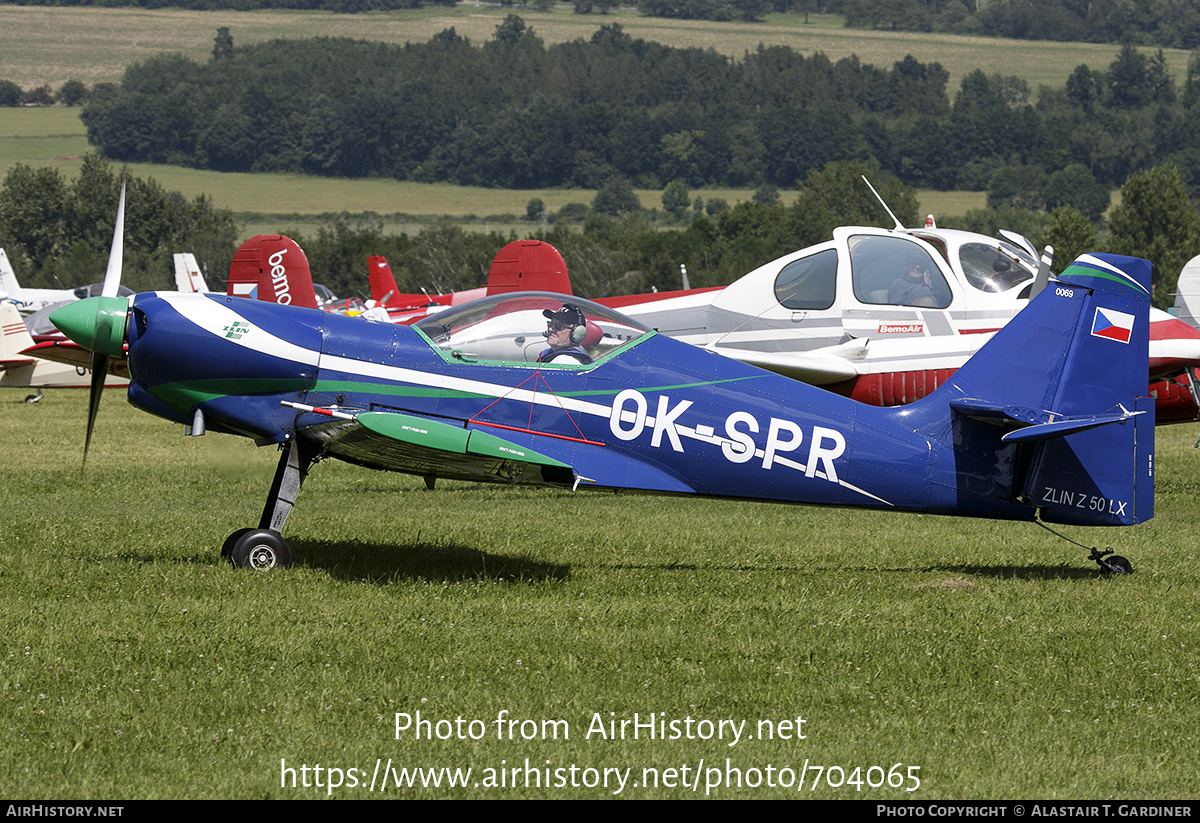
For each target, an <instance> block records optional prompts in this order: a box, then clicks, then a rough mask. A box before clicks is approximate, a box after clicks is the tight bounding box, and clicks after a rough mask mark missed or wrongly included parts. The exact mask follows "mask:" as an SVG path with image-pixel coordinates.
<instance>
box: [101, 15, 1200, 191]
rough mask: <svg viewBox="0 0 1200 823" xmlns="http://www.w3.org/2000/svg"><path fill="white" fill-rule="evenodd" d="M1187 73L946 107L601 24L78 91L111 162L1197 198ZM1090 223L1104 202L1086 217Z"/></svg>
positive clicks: (142, 72) (806, 64)
mask: <svg viewBox="0 0 1200 823" xmlns="http://www.w3.org/2000/svg"><path fill="white" fill-rule="evenodd" d="M1198 109H1200V73H1198V71H1196V70H1193V71H1192V72H1189V74H1188V76H1187V78H1186V79H1185V82H1184V84H1183V88H1182V89H1179V88H1177V87H1176V84H1175V83H1174V81H1173V80H1172V78H1171V76H1170V74H1169V73H1168V71H1167V68H1166V64H1165V61H1164V60H1163V59H1162V56H1161V54H1159V55H1157V56H1150V57H1148V56H1146V55H1145V54H1143V53H1142V52H1140V51H1137V50H1136V49H1134V48H1132V47H1124V48H1122V49H1121V50H1120V51H1119V52H1117V53H1116V54H1115V56H1114V59H1113V62H1112V63H1111V65H1110V66H1109V67H1108V69H1107V70H1106V71H1098V70H1092V69H1089V68H1088V67H1086V66H1080V67H1079V68H1077V69H1076V71H1075V72H1074V73H1073V74H1072V75H1071V77H1070V79H1069V81H1068V83H1067V85H1066V87H1065V88H1064V89H1042V90H1041V91H1040V94H1039V96H1038V101H1037V103H1036V104H1033V103H1030V102H1029V89H1028V88H1027V87H1026V86H1025V84H1024V83H1023V82H1022V81H1020V80H1017V79H1016V78H1011V77H1001V76H998V75H991V76H989V75H986V74H984V73H983V72H982V71H975V72H973V73H972V74H970V75H968V76H967V77H966V78H965V79H964V80H963V82H962V84H961V87H960V88H959V89H958V90H956V92H955V93H954V96H953V102H951V98H950V95H949V91H948V89H947V73H946V71H945V70H944V69H943V68H942V67H941V66H940V65H938V64H937V63H931V64H923V63H920V62H918V61H916V60H914V59H913V58H911V57H909V58H906V59H905V60H903V61H900V62H897V63H896V64H895V65H893V66H892V67H890V68H879V67H875V66H870V65H866V64H863V63H861V62H859V61H858V60H857V59H855V58H847V59H843V60H839V61H837V62H833V61H831V60H829V59H828V58H826V57H825V56H824V55H822V54H820V53H818V54H815V55H813V56H812V57H805V56H803V55H801V54H799V53H797V52H795V51H793V50H792V49H790V48H787V47H760V48H759V49H758V50H756V51H754V52H750V53H747V54H745V55H744V57H743V58H742V59H740V60H731V59H729V58H726V57H724V56H722V55H720V54H717V53H716V52H713V51H710V50H700V49H677V48H672V47H669V46H664V45H661V44H658V43H652V42H647V41H644V40H640V39H633V38H631V37H630V36H629V35H628V34H626V33H625V32H623V31H622V29H621V27H620V26H619V25H606V26H601V27H600V28H599V29H598V30H597V31H596V32H595V33H594V34H593V35H592V37H591V38H590V40H587V41H583V40H580V41H574V42H570V43H564V44H561V45H554V46H545V45H544V44H543V42H542V41H541V40H540V39H539V38H538V37H537V36H536V34H535V33H534V31H533V29H531V28H530V27H528V26H527V25H526V24H525V22H524V21H523V20H522V19H521V18H520V17H518V16H516V15H509V16H508V18H506V19H505V21H504V22H503V23H502V24H500V25H499V26H497V27H496V33H495V35H494V37H493V38H492V39H490V40H489V41H488V42H486V43H484V44H483V46H482V47H481V48H477V47H475V46H473V45H472V44H471V43H469V42H468V41H467V40H466V38H463V37H460V36H458V35H457V34H456V33H455V32H454V30H453V29H448V30H446V31H443V32H442V33H441V34H438V35H436V36H435V37H433V38H432V39H431V40H430V41H429V42H426V43H419V44H407V45H404V46H393V45H388V44H383V43H369V42H365V41H353V40H346V39H328V38H322V39H313V40H298V41H283V40H280V41H274V42H270V43H263V44H258V45H252V46H248V47H244V48H235V47H234V45H233V44H232V42H231V41H228V42H225V43H222V42H221V41H220V39H218V44H217V48H215V49H214V54H213V56H212V58H211V59H209V60H208V61H206V62H203V63H201V62H196V61H193V60H190V59H187V58H185V57H182V56H179V55H174V56H161V57H155V58H151V59H149V60H147V61H145V62H142V63H137V64H134V65H133V66H131V67H130V68H129V69H128V70H127V72H126V74H125V77H124V79H123V80H122V82H121V83H120V85H119V86H118V87H116V88H109V89H106V90H104V91H103V93H100V92H94V93H93V94H92V96H91V99H90V102H89V103H88V104H87V106H86V108H85V109H84V112H83V120H84V122H85V124H86V126H87V130H88V138H89V140H90V141H91V143H92V144H93V145H95V146H96V147H97V148H98V149H99V150H100V151H101V152H102V153H103V154H105V155H106V156H107V157H110V158H112V159H115V160H123V161H131V162H159V163H173V164H178V165H187V166H193V167H196V168H203V169H214V170H221V171H293V172H306V173H310V174H320V175H331V176H346V177H362V176H377V177H392V178H396V179H401V180H414V181H421V182H439V181H445V182H450V183H455V184H458V185H475V186H494V187H503V188H543V187H554V186H569V187H583V188H597V187H599V186H600V185H602V184H603V183H604V182H605V181H607V180H608V179H610V178H612V177H613V176H620V177H624V178H627V179H629V180H630V181H632V182H633V183H634V185H635V186H637V187H641V188H661V187H663V186H665V185H666V184H668V183H669V182H671V181H674V180H682V181H683V182H684V183H686V184H687V185H688V186H691V187H700V186H703V185H723V186H736V187H755V186H759V185H763V184H771V185H776V186H779V187H785V188H791V187H793V186H795V185H796V183H797V182H798V181H800V180H802V179H804V177H805V176H806V175H807V174H808V173H809V172H810V171H812V170H814V169H820V168H823V167H824V166H825V164H827V163H829V162H832V161H847V160H863V161H867V162H873V163H877V164H878V165H879V167H880V168H881V169H882V170H883V171H884V172H885V173H888V174H891V175H894V176H896V177H898V178H899V179H900V180H902V181H903V182H904V183H906V184H908V185H911V186H917V187H922V188H935V189H943V190H951V189H965V190H974V191H982V190H987V191H992V190H993V189H996V190H997V191H998V192H999V193H998V195H997V197H998V198H999V199H998V200H997V204H1004V203H1009V204H1012V205H1029V204H1030V203H1031V202H1032V203H1034V204H1035V205H1040V206H1049V207H1053V206H1054V205H1056V204H1058V203H1060V202H1070V203H1071V204H1072V205H1075V206H1076V207H1078V208H1080V210H1081V211H1084V212H1085V213H1093V214H1094V213H1098V212H1095V207H1094V206H1088V204H1087V202H1085V201H1088V200H1090V201H1091V202H1092V203H1094V204H1101V203H1102V202H1104V198H1103V197H1102V195H1098V194H1097V192H1101V191H1103V190H1107V189H1112V188H1115V187H1117V186H1120V185H1121V184H1122V183H1124V181H1125V180H1126V179H1127V178H1128V177H1129V175H1130V174H1132V173H1134V172H1136V171H1139V170H1145V169H1148V168H1150V167H1152V166H1155V165H1159V164H1162V163H1164V162H1172V163H1174V164H1175V165H1177V166H1178V167H1179V168H1180V169H1181V170H1182V171H1183V173H1184V175H1185V178H1186V179H1187V180H1188V182H1189V185H1191V186H1193V187H1196V186H1197V184H1198V183H1200V132H1197V130H1196V129H1195V128H1193V127H1192V125H1191V124H1192V123H1194V122H1195V121H1196V117H1197V113H1198ZM1101 210H1102V207H1101Z"/></svg>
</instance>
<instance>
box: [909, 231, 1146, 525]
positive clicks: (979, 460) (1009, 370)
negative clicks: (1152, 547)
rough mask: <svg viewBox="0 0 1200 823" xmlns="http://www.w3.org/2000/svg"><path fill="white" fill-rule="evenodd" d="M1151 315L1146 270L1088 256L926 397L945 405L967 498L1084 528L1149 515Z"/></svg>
mask: <svg viewBox="0 0 1200 823" xmlns="http://www.w3.org/2000/svg"><path fill="white" fill-rule="evenodd" d="M1149 308H1150V263H1149V262H1148V261H1146V260H1141V259H1138V258H1133V257H1121V256H1118V255H1108V254H1090V255H1083V256H1081V257H1080V258H1079V259H1078V260H1076V261H1075V263H1073V264H1072V265H1071V266H1070V267H1069V268H1068V269H1067V270H1066V271H1065V272H1063V274H1062V275H1061V276H1060V277H1059V279H1058V280H1057V281H1055V282H1052V283H1050V285H1049V286H1047V288H1046V289H1045V290H1044V291H1043V292H1042V294H1040V295H1038V297H1037V298H1036V299H1034V300H1033V301H1031V302H1030V304H1029V306H1028V307H1027V308H1025V309H1024V310H1022V311H1021V313H1020V314H1018V315H1017V317H1016V318H1014V319H1013V320H1012V321H1011V322H1010V323H1009V324H1008V325H1007V326H1006V327H1005V328H1004V329H1002V330H1001V331H1000V332H997V334H996V336H995V337H994V338H993V339H992V341H991V342H990V343H989V344H988V345H987V346H985V347H984V348H983V349H982V350H981V351H980V352H979V353H978V354H976V355H975V356H974V357H972V358H971V359H970V360H969V361H968V362H967V364H966V365H965V366H963V368H961V369H959V371H958V372H956V373H955V375H954V376H953V378H952V379H951V380H950V381H949V382H948V383H946V384H945V385H944V386H943V387H942V388H940V389H939V390H938V392H936V393H935V394H933V395H931V396H930V398H928V400H932V399H933V398H940V402H941V403H943V404H944V403H945V402H946V400H947V399H949V406H950V408H951V410H952V413H951V426H952V433H951V436H950V437H949V438H946V439H945V441H944V442H945V448H946V449H948V450H949V452H950V453H952V457H950V460H952V461H953V471H954V479H953V480H952V481H951V480H948V481H947V482H952V483H954V484H955V485H956V487H957V489H958V493H959V498H960V499H962V498H963V497H964V496H968V497H976V498H985V497H987V498H992V499H994V498H996V497H1004V498H1007V499H1009V500H1011V501H1016V502H1022V503H1026V504H1028V505H1031V506H1034V507H1036V508H1037V509H1038V510H1039V511H1040V513H1041V516H1042V518H1043V519H1044V520H1047V521H1050V522H1058V523H1075V524H1080V525H1092V526H1101V525H1130V524H1133V523H1139V522H1142V521H1144V520H1148V519H1149V518H1150V517H1152V516H1153V514H1154V405H1153V401H1152V400H1151V399H1150V398H1147V397H1145V395H1146V362H1147V359H1148V356H1149V354H1148V352H1149V326H1150V322H1149ZM925 402H927V401H925ZM927 408H932V407H927ZM947 456H948V457H949V455H947ZM943 468H949V466H943Z"/></svg>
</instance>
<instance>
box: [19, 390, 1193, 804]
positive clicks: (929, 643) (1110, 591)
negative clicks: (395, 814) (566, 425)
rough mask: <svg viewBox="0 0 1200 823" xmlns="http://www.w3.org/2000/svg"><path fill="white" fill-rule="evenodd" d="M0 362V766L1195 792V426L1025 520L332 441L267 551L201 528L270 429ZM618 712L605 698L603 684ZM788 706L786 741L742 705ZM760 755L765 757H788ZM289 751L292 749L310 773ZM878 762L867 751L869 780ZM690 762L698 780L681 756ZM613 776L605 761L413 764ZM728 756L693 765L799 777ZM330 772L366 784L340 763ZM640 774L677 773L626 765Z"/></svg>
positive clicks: (234, 792) (243, 518) (216, 791)
mask: <svg viewBox="0 0 1200 823" xmlns="http://www.w3.org/2000/svg"><path fill="white" fill-rule="evenodd" d="M25 393H26V392H25V390H20V389H5V390H0V439H2V440H3V442H4V443H5V444H6V445H7V446H8V449H7V453H8V456H9V458H8V465H7V466H6V469H5V475H4V479H3V481H0V507H2V510H3V512H4V530H5V535H4V539H3V540H0V632H2V633H3V636H4V638H5V642H4V646H3V655H4V658H5V661H4V671H3V674H2V675H0V728H3V730H4V732H5V733H4V734H3V735H2V736H0V758H2V759H3V762H4V763H6V764H7V766H6V771H5V780H4V786H5V789H6V792H7V794H9V795H10V796H14V797H55V798H59V799H64V800H66V799H72V798H88V797H90V798H96V797H103V798H110V799H114V800H119V799H126V798H137V797H171V798H183V797H202V798H203V797H212V798H217V797H227V798H235V797H236V798H242V797H254V798H259V797H263V798H265V797H275V798H299V797H323V796H325V790H324V789H315V788H310V789H307V790H304V789H296V790H293V789H291V788H288V789H281V788H280V761H281V759H286V761H287V765H289V766H292V767H297V768H298V767H299V766H301V765H308V766H310V767H311V766H314V765H315V764H317V763H320V764H322V766H324V767H326V768H328V767H331V766H332V767H339V768H343V769H346V768H350V767H355V768H359V769H365V770H366V774H365V775H363V777H362V780H363V782H364V783H365V782H367V780H368V779H369V777H370V772H371V771H372V770H373V768H374V766H375V763H376V758H382V759H383V760H384V761H385V762H386V760H387V759H388V758H391V759H392V762H393V765H394V766H396V767H399V766H410V767H411V766H421V767H438V766H450V767H461V768H466V767H471V768H473V769H474V770H475V771H474V773H473V775H474V776H473V781H476V780H480V779H481V774H480V773H481V771H482V770H483V769H485V768H488V767H492V768H495V767H499V766H501V762H502V761H505V762H506V763H507V765H508V766H512V765H518V766H523V764H524V761H525V758H528V759H529V761H530V763H531V764H532V765H533V766H534V767H542V768H544V764H545V761H547V760H549V761H551V767H552V768H559V767H562V768H566V767H570V766H571V765H576V766H578V767H580V768H583V767H592V768H604V767H617V768H625V767H633V768H634V769H635V779H639V780H640V778H641V769H642V768H644V767H657V768H660V769H665V768H669V767H674V768H681V767H683V766H684V765H687V766H689V767H691V768H692V769H695V768H697V767H698V766H699V765H700V762H701V760H702V759H703V761H704V764H705V767H706V768H707V767H711V766H717V767H721V768H724V766H725V762H726V758H729V761H730V765H731V766H732V767H734V768H740V769H743V770H747V769H751V768H756V769H760V770H762V771H761V772H760V775H763V774H765V770H766V768H767V767H768V766H773V767H774V768H775V769H776V770H778V769H780V768H783V767H790V768H793V769H799V768H800V767H801V766H802V765H803V763H804V761H805V760H808V761H809V763H810V765H821V766H826V767H828V766H839V767H842V768H843V769H845V774H847V775H850V774H851V773H852V770H853V769H854V768H855V767H860V768H861V769H862V772H861V773H860V775H861V776H863V777H865V775H866V772H867V769H868V767H870V766H880V767H882V768H883V769H884V770H885V771H887V770H890V769H891V768H892V767H893V765H894V764H897V763H900V764H903V767H904V769H907V767H908V766H910V765H912V766H919V767H920V771H919V773H918V774H919V777H920V780H921V787H920V789H919V790H918V791H916V792H911V793H909V792H905V791H904V790H903V789H898V790H897V789H888V788H881V789H869V788H867V787H865V786H864V788H863V791H861V792H859V791H856V790H855V788H854V787H853V786H851V785H847V786H844V787H842V788H840V789H831V788H828V787H827V786H824V785H822V787H820V788H818V790H817V791H816V792H810V791H809V790H808V785H809V783H811V781H812V779H813V777H814V776H815V775H814V774H813V773H812V772H810V773H809V775H808V782H807V783H806V785H805V789H804V791H803V792H802V793H800V794H799V796H800V797H827V798H828V797H832V798H871V799H884V798H888V799H897V798H901V799H915V800H932V799H954V798H980V799H991V798H1041V799H1066V798H1076V799H1080V798H1083V799H1101V798H1110V799H1132V798H1146V799H1152V798H1181V797H1196V796H1197V795H1200V775H1198V774H1197V771H1196V763H1197V762H1200V739H1198V735H1200V732H1198V731H1197V730H1198V729H1200V699H1197V698H1198V696H1200V695H1198V688H1200V657H1198V656H1197V654H1196V649H1197V643H1198V642H1200V633H1198V632H1197V629H1196V625H1197V617H1198V609H1200V602H1198V599H1200V594H1198V592H1200V572H1198V569H1197V562H1196V561H1197V555H1198V551H1197V546H1198V545H1200V510H1198V509H1197V507H1196V505H1195V498H1196V494H1197V490H1198V489H1200V452H1197V451H1195V450H1193V449H1192V448H1191V446H1192V441H1193V439H1194V438H1195V435H1196V426H1194V425H1185V426H1176V427H1173V428H1170V429H1167V430H1163V429H1160V430H1159V433H1158V434H1159V440H1160V443H1159V450H1158V455H1159V457H1158V460H1157V461H1156V462H1157V463H1158V496H1157V516H1156V517H1155V518H1154V519H1153V520H1152V521H1150V522H1149V523H1147V524H1144V525H1142V526H1139V527H1136V528H1134V529H1124V530H1104V531H1100V530H1094V531H1086V530H1082V529H1078V528H1075V529H1067V530H1065V531H1067V533H1068V534H1069V535H1070V536H1071V537H1074V538H1076V539H1079V540H1081V542H1085V543H1088V544H1099V545H1109V544H1111V545H1114V546H1117V547H1119V548H1120V550H1121V553H1122V554H1125V555H1127V556H1128V557H1130V558H1131V559H1132V561H1133V563H1134V566H1135V568H1136V573H1135V574H1134V575H1132V576H1131V577H1127V578H1120V579H1104V578H1101V577H1100V576H1099V574H1098V573H1097V572H1096V571H1094V566H1092V567H1091V568H1089V564H1087V563H1085V562H1084V560H1083V555H1084V552H1083V551H1082V550H1080V549H1078V548H1076V547H1074V546H1071V545H1069V544H1067V543H1066V542H1063V541H1061V540H1058V539H1057V538H1055V537H1053V536H1051V535H1050V534H1048V533H1046V532H1045V531H1043V530H1041V529H1039V528H1037V527H1036V526H1034V525H1032V524H1000V523H993V522H988V521H972V520H964V519H947V518H936V517H917V516H902V515H888V514H886V513H877V512H851V511H839V510H830V509H816V508H798V507H786V506H770V505H766V504H755V503H730V502H722V501H703V500H685V499H673V498H650V497H627V496H611V495H599V494H595V495H589V494H584V493H581V494H578V495H572V494H569V493H557V492H535V491H526V490H512V489H506V488H502V487H498V486H473V485H468V484H453V483H442V484H439V486H438V488H437V490H436V491H433V492H429V491H426V490H425V489H424V486H423V484H422V483H421V481H419V480H415V479H410V478H406V477H403V476H399V475H388V474H382V473H376V472H368V471H365V470H362V469H357V468H354V467H351V466H348V465H345V464H340V463H336V462H329V463H322V464H320V465H319V466H318V467H317V468H316V469H314V471H313V473H312V475H311V476H310V478H309V480H308V483H307V484H306V486H305V488H304V492H303V494H302V495H301V497H300V501H299V505H298V507H297V509H296V512H295V514H293V515H292V519H291V521H290V522H289V524H288V530H287V531H288V535H289V537H290V539H291V542H292V546H293V550H294V552H295V555H296V565H295V566H293V567H292V568H291V569H290V570H287V571H281V572H272V573H267V574H251V573H247V572H245V571H236V570H234V569H232V568H229V567H228V566H227V565H226V564H225V563H223V562H222V561H221V560H220V559H219V557H218V549H219V546H220V544H221V541H222V540H223V539H224V537H225V535H226V534H227V533H228V532H230V531H232V530H233V529H235V528H237V527H240V526H244V525H247V524H250V523H252V521H254V520H256V519H257V517H258V515H259V512H260V510H261V507H262V501H263V499H264V496H265V494H266V489H267V485H268V483H269V481H270V477H271V473H272V469H273V466H274V461H275V457H276V452H275V451H274V450H272V449H256V448H254V447H253V446H251V445H249V444H248V443H247V442H246V441H241V440H237V439H234V438H231V437H227V436H223V435H208V436H205V437H203V438H184V437H182V436H181V432H180V427H178V426H174V425H171V424H167V423H165V422H162V421H158V420H156V419H154V418H151V417H149V416H148V415H145V414H142V413H140V412H138V411H136V410H134V409H133V408H132V407H130V406H129V405H127V404H126V403H124V402H123V401H122V399H121V396H120V393H119V392H113V393H110V394H109V395H108V396H106V397H105V398H104V402H103V403H102V406H101V411H100V417H99V420H98V421H97V425H96V432H95V438H94V440H93V444H92V453H91V457H90V461H89V464H88V466H87V470H86V472H84V473H83V474H82V475H81V474H80V471H79V461H80V453H81V450H82V441H83V429H84V415H85V408H86V405H87V398H86V392H83V391H70V390H57V391H53V392H49V393H47V395H46V397H45V399H44V400H43V401H42V402H41V403H39V404H36V405H28V404H25V403H22V402H21V397H23V395H24V394H25ZM418 710H420V711H421V713H422V718H424V719H427V720H431V721H437V720H451V721H453V720H454V719H455V718H456V717H462V718H463V719H464V720H471V719H480V720H482V721H484V722H491V721H494V719H495V718H496V716H497V714H498V712H500V711H501V710H506V711H508V712H510V715H509V716H510V717H511V718H514V719H517V720H522V719H531V720H536V721H538V722H541V721H543V720H559V719H561V720H566V721H567V722H568V724H569V733H570V739H569V740H561V739H560V740H557V741H554V740H530V741H523V740H520V739H517V740H496V739H495V736H494V731H495V727H494V726H492V727H489V729H490V731H491V734H489V735H488V737H487V738H486V739H483V740H478V741H470V740H467V741H460V740H455V739H452V740H446V741H436V740H435V741H426V740H421V741H416V740H414V739H412V736H411V735H408V736H405V737H403V738H402V739H400V740H396V739H395V713H396V712H406V713H415V712H416V711H418ZM635 712H636V713H639V715H640V716H641V718H642V719H643V721H644V720H645V718H646V717H647V716H648V715H649V714H650V713H651V712H654V713H656V715H662V714H665V715H666V716H667V717H668V718H670V719H679V720H682V719H683V718H685V717H688V716H690V717H692V718H693V719H694V720H697V719H708V720H720V719H731V720H734V721H742V720H745V721H747V728H746V731H747V733H751V734H755V739H753V740H748V739H743V740H742V741H741V742H740V743H739V744H738V745H736V746H732V747H731V746H729V745H727V743H728V740H726V741H717V740H713V741H709V742H706V741H701V740H686V739H684V740H676V741H669V740H668V741H662V740H655V741H651V740H647V739H645V736H644V735H643V737H642V739H640V740H637V741H633V740H626V741H623V742H622V741H619V740H618V741H605V740H603V739H600V738H598V737H597V736H595V735H593V736H592V738H591V739H586V737H585V732H586V731H587V728H588V726H589V724H590V721H591V719H592V717H593V714H594V713H599V714H600V717H601V718H602V719H603V720H605V721H607V720H609V719H616V720H632V718H633V714H634V713H635ZM610 713H612V714H611V715H610ZM797 716H802V717H803V718H804V719H805V721H806V723H805V725H804V727H803V732H804V733H805V734H806V739H804V740H789V741H780V740H775V741H770V740H762V739H758V737H757V734H756V733H755V732H756V731H757V723H758V721H759V720H773V721H781V720H787V719H792V720H794V719H795V718H796V717H797ZM776 774H778V772H776ZM310 775H311V773H310ZM878 775H879V773H878V772H876V773H874V776H873V780H875V782H878ZM701 791H703V784H702V785H701ZM389 794H390V795H397V794H400V795H403V796H411V797H493V798H501V797H504V798H508V797H604V796H609V795H608V792H606V791H605V790H603V789H591V790H585V789H570V788H564V789H552V790H545V789H542V790H525V789H518V790H513V789H492V790H485V789H484V788H482V787H480V788H475V787H470V788H468V789H456V790H450V789H445V788H443V789H439V790H435V789H409V790H404V791H402V792H399V791H395V790H391V791H389ZM796 795H797V793H796V792H795V791H794V790H792V791H788V790H782V789H775V790H772V789H768V788H767V787H766V786H765V785H764V786H762V787H760V788H756V789H750V788H742V789H740V790H738V789H720V790H718V791H717V793H716V796H718V797H724V798H734V797H747V798H748V797H768V796H796ZM334 796H340V797H347V796H350V797H365V796H368V793H367V792H366V791H364V790H363V789H362V788H356V789H350V788H343V789H339V790H337V791H335V792H334ZM625 796H631V797H638V798H644V797H687V796H692V793H690V792H688V791H685V790H683V789H666V788H659V789H646V788H641V787H639V788H638V789H633V788H632V787H631V788H628V789H627V790H626V791H625Z"/></svg>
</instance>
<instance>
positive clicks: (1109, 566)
mask: <svg viewBox="0 0 1200 823" xmlns="http://www.w3.org/2000/svg"><path fill="white" fill-rule="evenodd" d="M1104 571H1105V572H1107V573H1108V574H1133V564H1132V563H1130V562H1129V561H1128V560H1126V559H1125V558H1124V557H1121V555H1119V554H1114V555H1113V556H1112V557H1109V558H1107V559H1105V560H1104Z"/></svg>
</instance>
